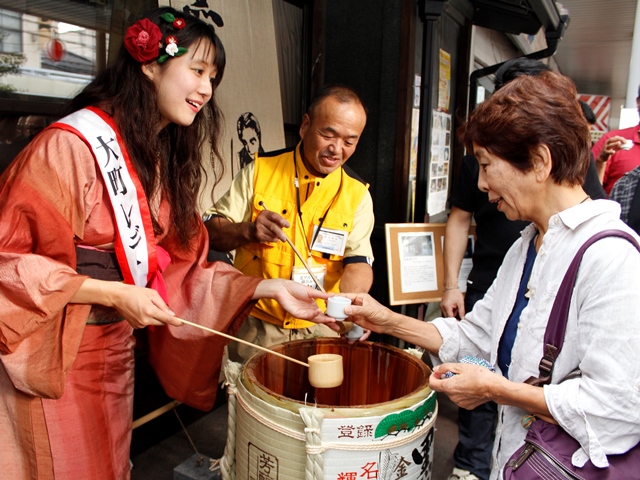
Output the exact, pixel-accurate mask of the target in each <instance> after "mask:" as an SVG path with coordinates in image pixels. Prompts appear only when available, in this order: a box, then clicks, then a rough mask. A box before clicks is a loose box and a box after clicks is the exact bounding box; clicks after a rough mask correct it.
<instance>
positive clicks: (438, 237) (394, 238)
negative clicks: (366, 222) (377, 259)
mask: <svg viewBox="0 0 640 480" xmlns="http://www.w3.org/2000/svg"><path fill="white" fill-rule="evenodd" d="M445 225H446V224H444V223H388V224H386V225H385V236H386V250H387V274H388V277H389V303H390V304H391V305H407V304H412V303H429V302H439V301H440V300H441V299H442V294H443V292H444V261H443V248H444V233H445ZM474 234H475V227H471V229H470V231H469V236H470V239H469V241H468V248H467V251H466V252H465V258H464V261H463V263H465V262H466V263H465V265H463V267H465V268H461V274H464V278H463V279H461V278H459V283H463V284H465V285H466V277H467V276H468V274H469V271H470V270H471V268H470V266H469V265H468V264H469V263H470V262H471V258H470V257H471V256H472V255H473V247H474V240H473V235H474ZM463 291H464V290H463Z"/></svg>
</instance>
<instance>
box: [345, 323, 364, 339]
mask: <svg viewBox="0 0 640 480" xmlns="http://www.w3.org/2000/svg"><path fill="white" fill-rule="evenodd" d="M363 333H364V328H362V327H361V326H360V325H356V324H355V323H354V324H353V327H351V330H349V331H348V332H347V338H348V339H349V340H358V339H359V338H360V337H361V336H362V334H363Z"/></svg>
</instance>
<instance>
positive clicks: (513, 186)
mask: <svg viewBox="0 0 640 480" xmlns="http://www.w3.org/2000/svg"><path fill="white" fill-rule="evenodd" d="M473 150H474V154H475V156H476V158H477V159H478V163H479V164H480V175H479V176H478V188H479V189H480V190H482V191H483V192H486V193H487V194H488V195H489V201H490V202H491V203H497V204H498V205H497V208H498V210H500V211H501V212H503V213H504V214H505V215H506V217H507V218H508V219H509V220H531V218H532V216H531V213H532V208H534V207H535V199H534V198H533V196H532V187H533V186H534V184H535V179H534V175H533V173H532V172H523V171H522V170H519V169H517V168H516V167H514V166H513V165H512V164H511V163H509V162H508V161H506V160H504V159H502V158H500V157H498V156H497V155H494V154H492V153H491V152H489V151H488V150H487V149H486V148H484V147H481V146H479V145H477V144H475V143H474V144H473Z"/></svg>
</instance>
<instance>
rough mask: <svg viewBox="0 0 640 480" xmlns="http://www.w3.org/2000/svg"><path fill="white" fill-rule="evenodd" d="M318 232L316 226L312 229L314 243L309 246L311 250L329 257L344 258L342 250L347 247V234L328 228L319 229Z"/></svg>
mask: <svg viewBox="0 0 640 480" xmlns="http://www.w3.org/2000/svg"><path fill="white" fill-rule="evenodd" d="M316 232H318V226H317V225H316V226H314V227H313V237H314V238H315V241H314V242H313V245H312V246H311V250H314V251H316V252H322V253H329V254H331V255H338V256H340V257H342V256H344V249H345V248H346V246H347V236H348V235H349V232H345V231H344V230H331V229H329V228H321V229H320V231H319V232H318V233H317V234H316Z"/></svg>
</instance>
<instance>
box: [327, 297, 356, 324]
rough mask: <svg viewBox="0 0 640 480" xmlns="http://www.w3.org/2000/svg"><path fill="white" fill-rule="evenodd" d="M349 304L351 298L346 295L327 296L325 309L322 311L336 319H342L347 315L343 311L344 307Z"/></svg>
mask: <svg viewBox="0 0 640 480" xmlns="http://www.w3.org/2000/svg"><path fill="white" fill-rule="evenodd" d="M349 305H351V299H350V298H347V297H340V296H335V297H329V298H328V299H327V310H326V311H325V312H324V313H326V314H327V315H328V316H330V317H333V318H335V319H336V320H344V319H345V318H347V317H348V316H349V315H347V314H346V313H344V307H347V306H349Z"/></svg>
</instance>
